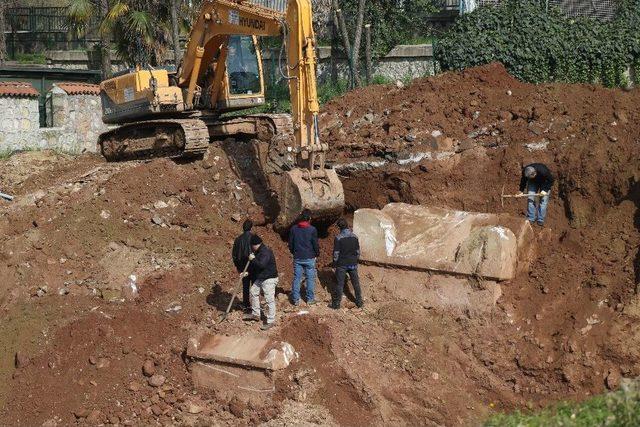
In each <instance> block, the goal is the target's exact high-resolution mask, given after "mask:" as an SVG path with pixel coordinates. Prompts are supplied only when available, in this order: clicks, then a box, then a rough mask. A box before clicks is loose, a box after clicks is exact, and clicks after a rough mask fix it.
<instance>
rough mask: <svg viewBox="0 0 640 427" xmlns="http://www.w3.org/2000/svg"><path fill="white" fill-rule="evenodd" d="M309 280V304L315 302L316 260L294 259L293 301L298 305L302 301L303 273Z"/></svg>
mask: <svg viewBox="0 0 640 427" xmlns="http://www.w3.org/2000/svg"><path fill="white" fill-rule="evenodd" d="M303 272H304V275H305V277H306V278H307V302H309V301H315V295H314V293H313V291H314V290H315V287H316V260H315V259H313V258H311V259H294V260H293V283H292V284H291V301H292V302H294V303H296V302H298V301H299V300H300V283H301V282H302V273H303Z"/></svg>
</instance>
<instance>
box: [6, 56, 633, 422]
mask: <svg viewBox="0 0 640 427" xmlns="http://www.w3.org/2000/svg"><path fill="white" fill-rule="evenodd" d="M638 105H640V92H639V91H638V90H633V91H629V92H624V91H620V90H610V89H603V88H600V87H596V86H584V85H564V84H549V85H538V86H534V85H528V84H523V83H520V82H518V81H516V80H515V79H513V78H512V77H510V76H509V75H508V74H507V73H506V71H505V70H504V68H503V67H502V66H500V65H498V64H492V65H489V66H485V67H481V68H475V69H470V70H467V71H465V72H461V73H445V74H441V75H439V76H436V77H433V78H427V79H419V80H416V81H414V82H413V83H412V84H411V85H409V86H407V87H404V88H397V87H396V86H395V85H391V86H372V87H368V88H365V89H360V90H356V91H353V92H351V93H349V94H347V95H345V96H343V97H341V98H338V99H336V100H334V101H332V102H330V103H329V104H327V105H326V106H325V108H324V110H323V116H322V119H321V120H322V124H323V127H324V129H325V131H324V133H323V138H324V141H326V142H329V143H330V144H331V145H332V146H333V147H334V150H335V151H334V152H333V158H332V160H333V161H334V162H335V163H346V162H368V163H369V164H373V162H377V161H380V160H385V161H386V162H387V163H386V164H385V165H384V166H382V167H379V168H372V169H367V170H347V169H341V172H340V173H341V174H342V180H343V184H344V187H345V192H346V199H347V205H348V209H350V210H353V209H357V208H360V207H378V208H379V207H382V206H383V205H384V204H386V203H388V202H392V201H403V202H409V203H417V204H425V205H433V206H441V207H449V208H455V209H464V210H470V211H481V212H507V213H511V214H514V215H522V214H523V208H524V203H523V202H521V201H512V200H508V201H506V202H505V205H504V207H503V206H502V205H501V203H500V193H501V191H502V188H503V186H504V188H505V192H508V193H511V192H515V191H516V190H517V182H518V179H519V172H520V168H521V166H522V165H523V164H526V163H528V162H531V161H542V162H545V163H547V164H548V165H549V166H550V167H551V168H552V170H553V171H554V172H555V173H556V176H557V183H556V186H555V187H554V189H553V192H552V198H551V203H550V207H549V219H548V222H547V225H546V226H545V228H543V229H536V237H537V241H536V247H537V255H538V256H537V258H536V260H535V261H534V263H533V264H532V267H531V270H530V272H529V273H528V274H524V275H521V276H519V277H518V278H517V279H516V280H514V281H512V282H509V283H505V284H503V286H502V291H503V296H502V297H501V299H500V300H499V302H498V306H497V307H496V309H495V310H494V311H493V312H492V313H491V314H489V315H481V314H478V313H471V312H469V313H465V312H461V313H452V312H442V311H438V310H434V309H433V308H429V307H421V306H419V305H417V304H412V303H411V302H410V301H401V300H399V299H398V298H397V297H394V295H393V294H389V293H387V292H386V291H384V290H382V288H381V287H377V286H376V284H375V283H372V281H371V279H370V278H367V277H362V278H361V279H362V281H363V286H364V292H365V298H366V306H365V309H364V310H357V309H355V308H354V306H353V304H352V303H348V307H349V308H345V309H342V310H341V311H339V312H334V311H331V310H329V309H328V308H327V307H325V305H326V304H319V305H317V306H314V307H311V308H309V311H310V314H309V315H304V316H296V315H295V314H296V313H295V312H294V311H292V310H291V309H290V307H289V304H288V302H287V299H286V294H285V293H284V292H288V290H289V286H290V285H289V283H290V280H291V265H290V261H289V256H288V251H287V248H286V244H285V242H284V241H283V240H282V239H281V237H280V236H279V235H278V234H276V233H275V232H273V231H272V230H271V228H270V226H268V225H266V226H260V227H258V229H257V231H258V233H259V234H260V235H261V236H262V237H263V238H264V239H265V241H266V243H267V244H268V245H269V246H271V247H273V248H274V250H275V252H276V256H277V259H278V263H279V267H280V270H281V273H282V278H281V282H280V288H281V292H280V294H279V297H278V309H279V316H280V318H279V326H278V327H276V328H275V329H273V330H271V331H270V332H269V334H272V335H273V336H274V337H278V338H280V339H283V340H286V341H288V342H290V343H291V344H293V346H294V347H295V348H296V350H297V351H298V352H299V353H300V360H299V361H298V362H296V363H294V364H293V365H292V366H290V367H289V368H288V369H287V370H285V371H283V372H279V373H275V374H274V375H275V381H276V384H277V390H278V391H277V392H276V393H275V394H274V396H273V397H270V398H269V399H266V400H262V401H259V402H258V401H256V402H251V404H249V405H247V404H246V403H243V402H242V401H240V400H238V399H231V400H229V399H228V398H227V397H226V395H225V396H224V397H221V396H216V393H215V392H204V391H198V390H194V388H193V386H192V384H191V382H190V376H189V372H188V369H187V365H186V364H185V360H184V356H183V353H182V352H183V350H184V347H185V344H186V340H187V337H188V335H189V333H190V332H191V331H194V330H195V329H196V328H200V327H207V328H209V329H211V330H212V331H215V332H220V333H242V332H246V331H247V330H248V329H255V331H254V332H256V333H258V330H257V325H252V326H248V325H245V324H243V323H242V321H241V320H240V312H239V311H234V312H233V313H232V315H231V316H230V320H229V322H225V323H222V324H219V325H217V324H216V323H215V321H216V320H217V318H218V316H219V314H220V313H221V310H224V309H225V308H226V304H227V303H228V301H229V298H230V292H231V290H232V289H233V287H235V286H236V283H235V282H236V279H235V277H236V273H235V272H234V270H233V267H232V265H231V263H230V262H229V252H230V247H231V244H232V241H233V238H234V237H235V235H236V234H237V233H238V230H239V228H240V224H239V223H238V222H237V220H240V221H242V219H243V218H244V217H246V216H247V215H249V216H253V217H255V218H257V219H260V218H263V214H262V209H261V207H260V204H262V203H263V198H264V192H263V191H261V190H260V189H258V188H257V186H256V184H255V182H256V180H254V179H252V177H251V176H250V175H251V174H248V173H247V172H246V170H245V171H243V172H242V174H241V175H242V176H243V179H242V180H241V179H240V178H238V176H237V175H236V173H235V171H237V170H238V168H239V167H241V166H242V165H243V164H248V163H249V159H248V158H247V157H246V156H247V154H246V153H248V150H245V149H244V148H243V147H245V142H243V141H237V142H236V143H232V142H231V141H228V142H226V143H225V144H222V145H212V147H211V148H210V150H209V153H208V154H207V156H206V157H205V159H203V160H197V161H193V162H186V163H185V162H174V161H172V160H168V159H158V160H153V161H148V162H126V163H105V162H103V161H102V160H101V159H100V158H98V157H96V156H81V157H77V158H72V157H66V156H60V155H56V154H53V153H22V154H17V155H15V156H13V157H11V158H10V159H8V160H3V161H2V162H1V163H2V168H1V169H0V189H1V190H2V191H3V192H6V193H9V194H13V195H15V196H16V200H15V201H13V202H0V241H1V242H2V244H1V246H0V248H1V249H0V259H2V263H0V308H1V309H2V311H1V314H0V316H1V318H2V322H0V342H2V344H3V346H2V347H3V349H4V351H3V356H2V359H0V380H1V381H0V383H1V384H2V386H1V387H0V399H1V400H2V403H3V405H2V406H3V408H4V410H3V411H2V412H0V424H6V425H42V424H43V423H45V422H46V423H47V425H56V424H57V425H67V424H71V423H78V424H82V425H85V424H87V425H88V424H99V423H111V424H116V423H119V424H136V425H138V424H172V425H173V424H181V425H209V424H212V423H214V422H217V423H219V424H233V425H237V424H257V423H262V422H264V423H267V424H268V425H284V424H291V423H293V422H296V423H304V422H306V423H316V424H330V423H335V424H340V425H362V424H378V425H380V424H390V423H393V424H422V425H436V424H438V425H442V424H444V425H461V424H479V423H480V422H481V420H482V419H483V418H484V417H486V416H487V415H488V414H490V413H491V412H492V411H495V410H511V409H514V408H520V409H525V408H529V407H534V408H535V407H539V406H542V405H547V404H549V403H551V402H554V401H557V400H560V399H583V398H585V397H587V396H589V395H591V394H594V393H600V392H603V391H604V390H605V389H606V388H607V387H610V388H615V387H617V383H618V382H619V379H620V377H621V376H629V377H635V376H637V375H639V374H640V350H638V349H640V335H639V334H638V332H636V331H637V330H638V318H639V316H640V305H639V304H640V302H639V300H638V298H637V296H636V295H635V286H636V283H638V282H639V281H640V255H639V253H638V245H639V243H640V231H639V229H640V211H639V210H638V208H639V206H638V205H639V204H640V184H639V181H640V160H639V159H640V110H639V109H638V107H637V106H638ZM433 131H439V132H440V133H441V134H442V135H439V136H433V135H432V132H433ZM436 135H437V134H436ZM447 138H449V139H447ZM234 144H235V145H234ZM525 144H538V145H533V146H531V145H530V146H529V148H527V147H525ZM531 149H532V150H533V151H531ZM420 153H431V154H429V156H430V157H426V158H424V159H422V160H419V161H417V162H409V163H407V164H399V162H398V161H399V160H400V163H403V162H402V159H406V158H408V157H409V156H410V155H411V154H413V156H414V158H419V157H418V154H420ZM437 153H440V155H439V156H440V157H441V158H440V160H430V159H429V158H435V157H437V156H438V154H437ZM359 167H360V166H359ZM254 200H255V202H257V203H254ZM161 202H162V203H161ZM332 233H333V230H330V232H329V233H328V235H327V236H325V237H323V238H322V241H321V245H322V256H321V257H320V260H319V264H320V266H321V269H320V285H318V286H317V289H318V294H319V299H320V300H321V301H323V302H325V303H326V302H328V301H329V294H328V292H327V288H331V286H332V283H333V278H332V274H331V269H329V268H328V267H327V265H328V263H329V261H330V251H331V247H330V246H331V235H332ZM130 274H136V275H137V276H138V282H139V284H140V297H139V298H138V299H137V300H136V301H128V302H109V301H108V300H109V299H110V298H114V297H118V296H119V295H118V292H119V290H120V288H121V286H122V284H123V283H126V281H127V277H128V276H129V275H130ZM400 285H402V286H411V285H412V284H400ZM416 292H419V290H416ZM178 305H179V306H180V307H181V308H180V309H179V310H177V311H176V310H169V311H167V310H168V309H172V308H175V307H176V306H178ZM16 353H18V356H19V357H18V359H19V362H20V363H19V365H20V367H19V368H16V367H15V365H16V363H15V362H16V359H15V356H16ZM145 361H147V366H149V364H150V363H151V364H152V366H153V367H154V368H155V370H156V373H157V374H158V375H162V376H164V377H165V378H166V381H165V382H164V383H163V384H162V385H161V386H160V387H152V386H150V385H149V384H148V381H149V380H148V378H147V377H146V376H145V375H144V373H143V370H142V367H143V364H145ZM149 361H150V362H149ZM194 408H197V409H199V411H196V410H195V409H194ZM193 412H197V413H193ZM134 414H135V415H134Z"/></svg>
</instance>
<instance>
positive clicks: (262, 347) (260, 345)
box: [187, 331, 297, 370]
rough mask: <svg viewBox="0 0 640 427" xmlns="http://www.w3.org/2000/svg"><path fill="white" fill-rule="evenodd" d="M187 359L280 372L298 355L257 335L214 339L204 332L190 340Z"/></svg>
mask: <svg viewBox="0 0 640 427" xmlns="http://www.w3.org/2000/svg"><path fill="white" fill-rule="evenodd" d="M187 356H189V357H192V358H196V359H201V360H209V361H217V362H224V363H228V364H231V365H239V366H247V367H252V368H258V369H269V370H278V369H284V368H286V367H287V366H289V363H291V361H293V360H294V359H295V358H296V357H297V354H296V352H295V350H294V348H293V346H292V345H291V344H289V343H286V342H282V341H274V340H272V339H271V338H268V337H264V336H256V335H244V336H237V335H231V336H225V335H212V334H208V333H207V332H205V331H202V332H199V333H197V334H195V335H194V336H192V337H191V338H189V342H188V343H187Z"/></svg>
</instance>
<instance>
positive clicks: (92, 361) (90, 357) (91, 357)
mask: <svg viewBox="0 0 640 427" xmlns="http://www.w3.org/2000/svg"><path fill="white" fill-rule="evenodd" d="M89 363H91V364H92V365H95V364H96V363H98V358H97V357H96V356H89Z"/></svg>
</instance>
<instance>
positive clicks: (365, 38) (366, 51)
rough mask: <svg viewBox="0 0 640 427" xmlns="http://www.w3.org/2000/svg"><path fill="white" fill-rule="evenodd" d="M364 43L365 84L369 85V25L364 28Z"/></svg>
mask: <svg viewBox="0 0 640 427" xmlns="http://www.w3.org/2000/svg"><path fill="white" fill-rule="evenodd" d="M364 42H365V47H364V48H365V60H366V63H365V72H366V77H367V84H368V85H370V84H371V68H372V65H371V24H367V25H365V26H364Z"/></svg>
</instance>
